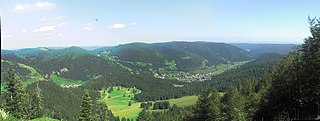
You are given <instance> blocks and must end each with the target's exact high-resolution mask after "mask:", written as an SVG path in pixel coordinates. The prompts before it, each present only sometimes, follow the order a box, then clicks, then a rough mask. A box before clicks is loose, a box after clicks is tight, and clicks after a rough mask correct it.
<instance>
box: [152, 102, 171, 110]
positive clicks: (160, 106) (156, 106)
mask: <svg viewBox="0 0 320 121" xmlns="http://www.w3.org/2000/svg"><path fill="white" fill-rule="evenodd" d="M169 108H170V103H169V101H160V102H155V103H154V104H153V108H152V109H153V110H158V109H160V110H162V109H169Z"/></svg>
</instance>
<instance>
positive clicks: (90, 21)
mask: <svg viewBox="0 0 320 121" xmlns="http://www.w3.org/2000/svg"><path fill="white" fill-rule="evenodd" d="M311 1H312V2H311ZM0 3H1V4H0V16H1V19H2V23H1V27H2V28H1V31H2V33H1V34H2V35H1V49H21V48H36V47H70V46H116V45H119V44H126V43H133V42H144V43H157V42H170V41H190V42H193V41H208V42H224V43H262V44H264V43H267V44H301V43H303V39H304V38H306V37H308V36H309V35H310V32H309V25H308V16H310V17H314V16H320V15H319V12H318V11H320V8H319V7H318V6H317V5H318V4H316V3H320V2H319V1H316V0H310V1H309V2H305V1H290V2H288V1H276V0H272V1H251V0H250V1H241V2H239V1H182V0H177V1H144V0H141V1H126V2H124V1H94V2H92V1H73V0H71V1H63V0H56V1H51V0H47V1H42V0H30V1H22V0H11V1H1V2H0Z"/></svg>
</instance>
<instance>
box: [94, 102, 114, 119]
mask: <svg viewBox="0 0 320 121" xmlns="http://www.w3.org/2000/svg"><path fill="white" fill-rule="evenodd" d="M97 106H98V108H97V111H96V112H97V114H96V116H95V119H96V120H97V121H109V120H111V116H112V115H113V114H112V113H111V111H110V110H108V107H107V105H106V104H104V103H103V102H102V101H97Z"/></svg>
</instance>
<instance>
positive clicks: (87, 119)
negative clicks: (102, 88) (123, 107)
mask: <svg viewBox="0 0 320 121" xmlns="http://www.w3.org/2000/svg"><path fill="white" fill-rule="evenodd" d="M92 102H93V100H92V99H91V97H90V93H89V91H88V90H84V92H83V96H82V102H81V106H80V113H79V117H78V120H79V121H120V119H119V117H115V116H114V115H113V113H112V112H111V110H109V109H108V107H107V105H106V104H105V103H104V102H103V101H102V100H97V101H96V103H95V105H93V103H92ZM94 106H95V107H94ZM122 120H123V119H122ZM126 120H128V119H125V118H124V121H126ZM129 121H130V119H129Z"/></svg>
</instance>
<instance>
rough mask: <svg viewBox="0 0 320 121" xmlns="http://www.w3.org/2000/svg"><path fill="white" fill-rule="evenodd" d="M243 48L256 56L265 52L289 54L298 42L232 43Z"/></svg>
mask: <svg viewBox="0 0 320 121" xmlns="http://www.w3.org/2000/svg"><path fill="white" fill-rule="evenodd" d="M231 45H233V46H237V47H239V48H241V49H244V50H247V51H248V52H250V53H251V54H252V55H253V56H254V57H259V56H261V55H263V54H264V53H278V54H282V55H285V54H288V53H289V52H291V51H292V50H293V48H295V47H297V46H298V44H251V43H231Z"/></svg>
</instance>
